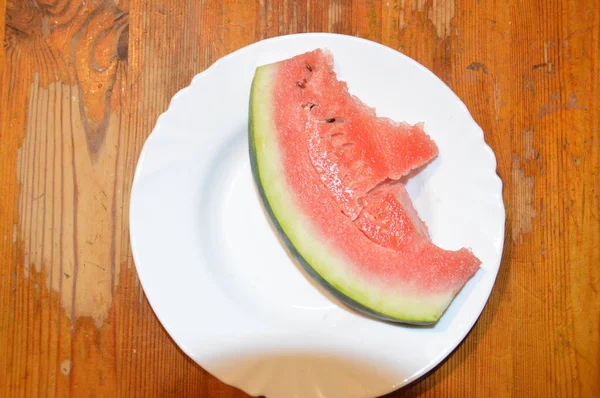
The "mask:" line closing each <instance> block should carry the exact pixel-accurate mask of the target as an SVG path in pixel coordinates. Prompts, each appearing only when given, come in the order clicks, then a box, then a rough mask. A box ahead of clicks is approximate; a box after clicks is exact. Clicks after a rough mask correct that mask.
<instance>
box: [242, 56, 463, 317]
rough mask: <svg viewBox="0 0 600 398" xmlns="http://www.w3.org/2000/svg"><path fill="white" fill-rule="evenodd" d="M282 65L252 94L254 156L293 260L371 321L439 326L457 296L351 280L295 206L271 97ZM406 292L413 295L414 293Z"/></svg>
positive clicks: (266, 69) (264, 69) (259, 78)
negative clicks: (278, 143)
mask: <svg viewBox="0 0 600 398" xmlns="http://www.w3.org/2000/svg"><path fill="white" fill-rule="evenodd" d="M277 68H278V67H277V65H276V64H271V65H265V66H261V67H258V68H257V69H256V72H255V75H254V79H253V81H252V87H251V92H250V108H249V126H248V137H249V152H250V164H251V169H252V174H253V177H254V181H255V183H256V185H257V188H258V191H259V193H260V197H261V199H262V202H263V205H264V207H265V210H266V211H267V213H268V215H269V218H270V220H271V222H272V224H273V226H274V227H275V229H276V230H277V232H278V233H279V236H280V238H281V240H282V241H283V243H284V244H285V246H286V248H287V249H288V251H289V253H290V254H291V255H292V257H293V258H294V259H295V260H296V261H297V262H298V263H299V264H300V265H301V266H302V267H303V269H304V270H305V271H306V272H307V273H308V274H309V275H310V276H311V277H312V278H314V280H316V281H317V282H318V283H319V284H320V285H321V286H322V287H324V288H325V289H326V290H327V291H328V292H329V293H331V294H332V295H333V296H334V297H336V298H337V299H338V300H340V301H341V302H342V303H344V304H346V305H348V306H350V307H351V308H353V309H355V310H356V311H358V312H360V313H363V314H365V315H367V316H370V317H373V318H376V319H379V320H383V321H390V322H402V323H408V324H414V325H429V324H432V323H435V322H437V321H438V319H439V318H440V317H441V315H442V314H443V313H444V311H445V310H446V308H447V307H448V305H449V303H450V302H451V301H452V299H453V297H454V295H455V293H456V292H443V293H427V292H425V293H423V292H420V293H414V289H410V288H408V289H405V288H403V287H402V286H397V287H395V289H393V290H391V289H389V288H383V287H381V286H378V285H375V284H374V283H372V282H366V281H361V280H360V276H357V275H352V274H351V271H350V270H352V268H353V267H352V265H351V264H349V263H348V262H347V261H346V260H345V259H344V254H343V253H340V252H339V250H338V249H336V248H334V247H333V246H332V245H330V244H328V243H327V239H326V238H324V237H322V236H319V233H318V231H316V230H315V229H314V228H312V226H311V222H310V220H309V219H308V217H305V216H303V214H302V213H301V211H300V209H299V208H298V207H297V206H296V205H295V203H294V196H293V193H292V192H291V189H290V187H289V186H287V182H286V178H285V175H284V174H283V166H282V162H281V160H280V158H279V152H278V150H277V148H276V145H277V133H276V129H275V126H274V121H273V117H272V112H273V109H272V108H273V105H272V101H271V92H272V85H273V78H274V76H275V74H276V72H277ZM406 290H413V291H412V292H411V293H410V294H408V293H404V292H406Z"/></svg>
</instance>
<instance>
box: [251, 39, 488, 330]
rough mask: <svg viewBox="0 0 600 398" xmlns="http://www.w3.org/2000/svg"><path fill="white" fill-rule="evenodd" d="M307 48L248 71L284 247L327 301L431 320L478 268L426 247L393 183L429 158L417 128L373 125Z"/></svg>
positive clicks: (254, 121)
mask: <svg viewBox="0 0 600 398" xmlns="http://www.w3.org/2000/svg"><path fill="white" fill-rule="evenodd" d="M332 64H333V60H332V57H331V55H329V53H327V52H325V51H322V50H315V51H312V52H309V53H306V54H302V55H299V56H297V57H294V58H291V59H288V60H285V61H282V62H278V63H275V64H270V65H265V66H261V67H259V68H257V70H256V73H255V76H254V80H253V83H252V89H251V96H250V120H249V140H250V158H251V164H252V171H253V174H254V178H255V181H256V184H257V187H258V189H259V192H260V194H261V197H262V200H263V202H264V204H265V208H266V210H267V212H268V214H269V216H270V218H271V221H272V222H273V224H274V225H275V227H276V229H277V230H278V232H279V234H280V235H281V237H282V239H283V241H284V243H285V244H286V246H287V247H288V249H289V251H290V252H291V253H292V254H293V255H294V257H295V258H296V259H297V260H298V262H299V263H300V264H301V265H302V266H303V267H304V268H305V269H306V270H307V272H308V273H309V274H310V275H311V276H312V277H313V278H315V279H316V280H317V281H318V282H319V283H321V284H322V285H323V286H324V287H325V288H326V289H328V290H329V291H330V292H331V293H332V294H333V295H335V296H336V297H338V298H339V299H340V300H342V301H343V302H345V303H346V304H348V305H350V306H351V307H353V308H355V309H357V310H358V311H360V312H363V313H365V314H367V315H370V316H373V317H375V318H379V319H383V320H390V321H400V322H406V323H414V324H429V323H433V322H436V321H437V320H438V319H439V318H440V316H441V315H442V314H443V312H444V311H445V309H446V308H447V307H448V305H449V304H450V302H451V301H452V299H453V298H454V296H455V295H456V293H457V292H458V291H459V290H460V289H461V288H462V286H463V285H464V284H465V283H466V281H467V280H468V279H469V278H470V277H471V276H472V275H473V274H474V273H475V271H476V270H477V269H478V267H479V264H480V261H479V260H478V259H477V258H476V257H475V256H474V255H473V254H472V253H471V251H470V250H468V249H461V250H459V251H456V252H454V251H447V250H443V249H441V248H439V247H437V246H435V245H434V244H433V243H432V242H431V240H430V238H429V234H428V231H427V227H426V226H425V224H424V223H423V222H422V221H421V220H420V219H419V217H418V215H417V212H416V210H415V209H414V208H413V206H412V203H411V201H410V197H409V196H408V193H407V192H406V190H405V189H404V186H403V185H402V184H400V183H398V182H395V180H398V179H399V178H400V177H402V176H404V175H406V174H407V173H408V172H410V171H411V170H413V169H415V168H418V167H420V166H422V165H424V164H426V163H427V162H429V161H430V160H431V159H432V158H433V157H435V156H436V155H437V151H438V150H437V147H436V145H435V143H434V142H433V141H432V140H431V139H430V138H429V137H428V136H427V135H426V134H425V132H424V131H423V126H422V125H415V126H411V125H408V124H406V123H396V122H393V121H391V120H389V119H384V118H378V117H377V116H376V115H375V111H374V110H373V109H371V108H369V107H367V106H366V105H365V104H363V103H362V102H361V101H360V100H358V99H357V98H356V97H354V96H352V95H350V94H349V93H348V90H347V86H346V84H345V83H344V82H341V81H338V80H337V78H336V75H335V72H334V71H333V69H332Z"/></svg>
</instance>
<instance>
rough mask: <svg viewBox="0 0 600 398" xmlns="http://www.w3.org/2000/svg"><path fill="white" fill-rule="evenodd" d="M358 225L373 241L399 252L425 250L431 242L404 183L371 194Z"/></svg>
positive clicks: (377, 189) (379, 188) (387, 186)
mask: <svg viewBox="0 0 600 398" xmlns="http://www.w3.org/2000/svg"><path fill="white" fill-rule="evenodd" d="M354 224H356V226H357V227H358V228H359V229H360V230H362V231H363V233H364V234H365V235H366V236H367V237H368V238H369V239H371V240H372V241H373V242H375V243H377V244H380V245H382V246H385V247H389V248H391V249H395V250H404V249H407V248H408V249H410V248H421V247H422V246H423V245H424V244H425V243H428V242H429V241H430V239H429V232H428V231H427V226H426V225H425V223H424V222H423V221H421V219H420V218H419V216H418V214H417V211H416V210H415V208H414V207H413V205H412V202H411V200H410V197H409V196H408V192H406V189H405V188H404V185H402V184H400V183H396V184H389V183H386V184H382V185H381V186H379V187H378V188H375V189H374V190H372V191H371V192H369V194H368V195H367V197H366V198H365V199H364V208H363V210H362V212H361V213H360V215H359V216H358V218H357V219H356V220H355V221H354Z"/></svg>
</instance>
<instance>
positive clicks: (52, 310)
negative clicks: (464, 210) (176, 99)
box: [0, 0, 600, 397]
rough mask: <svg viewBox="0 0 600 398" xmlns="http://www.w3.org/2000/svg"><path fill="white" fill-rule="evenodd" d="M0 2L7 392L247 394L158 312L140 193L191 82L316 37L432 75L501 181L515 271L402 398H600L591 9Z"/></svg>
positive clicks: (553, 4)
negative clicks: (232, 58)
mask: <svg viewBox="0 0 600 398" xmlns="http://www.w3.org/2000/svg"><path fill="white" fill-rule="evenodd" d="M4 1H5V0H0V6H1V7H0V10H1V11H0V22H5V23H1V24H0V26H4V29H2V30H0V38H2V39H3V41H4V48H3V49H0V64H1V65H2V85H1V86H0V95H1V97H0V178H1V180H0V181H1V184H0V214H1V217H0V396H1V397H19V396H27V397H55V396H57V397H63V396H72V397H82V396H102V397H108V396H126V397H129V396H134V395H135V396H143V397H151V396H156V397H169V396H172V397H195V396H197V397H242V396H245V394H243V393H242V392H241V391H239V390H236V389H233V388H231V387H229V386H226V385H224V384H222V383H221V382H219V381H218V380H216V379H215V378H214V377H212V376H211V375H209V374H208V373H207V372H205V371H204V370H203V369H202V368H200V367H199V366H197V365H196V364H195V363H194V362H193V361H192V360H190V359H188V358H187V357H186V356H185V355H184V354H183V353H182V351H181V350H179V349H178V348H177V346H176V345H175V344H174V343H173V341H172V340H171V339H170V338H169V336H168V335H167V333H166V332H165V330H164V329H163V328H162V326H161V325H160V323H159V322H158V320H157V318H156V317H155V315H154V313H153V312H152V310H151V309H150V307H149V305H148V302H147V301H146V298H145V296H144V293H143V291H142V289H141V287H140V284H139V282H138V279H137V275H136V272H135V268H134V264H133V261H132V258H131V251H130V247H129V236H128V221H127V216H128V202H129V193H130V188H131V180H132V175H133V172H134V168H135V165H136V161H137V157H138V154H139V152H140V149H141V147H142V144H143V143H144V140H145V139H146V137H147V136H148V134H149V133H150V131H151V130H152V128H153V126H154V123H155V121H156V119H157V117H158V115H159V114H160V113H161V112H163V111H164V110H165V109H166V108H167V106H168V104H169V100H170V98H171V96H172V95H173V94H174V93H175V92H176V91H178V90H179V89H181V88H182V87H185V86H186V85H187V84H188V83H189V81H190V79H191V78H192V77H193V76H194V75H195V74H196V73H199V72H201V71H202V70H204V69H205V68H206V67H208V66H209V65H210V64H211V63H213V62H214V61H215V60H217V59H218V58H219V57H221V56H223V55H225V54H228V53H230V52H232V51H234V50H236V49H238V48H240V47H242V46H245V45H247V44H250V43H252V42H255V41H257V40H260V39H263V38H266V37H272V36H277V35H282V34H287V33H295V32H308V31H327V32H339V33H345V34H350V35H357V36H361V37H364V38H368V39H371V40H375V41H379V42H381V43H384V44H386V45H388V46H390V47H392V48H395V49H398V50H400V51H402V52H404V53H405V54H407V55H409V56H411V57H412V58H414V59H416V60H417V61H419V62H420V63H422V64H423V65H425V66H427V67H428V68H430V69H431V70H432V71H433V72H434V73H435V74H436V75H438V76H439V77H440V78H441V79H442V80H444V81H445V82H446V83H447V84H448V85H449V86H450V87H451V88H452V89H453V90H454V91H455V92H456V93H457V94H458V96H459V97H460V98H462V99H463V100H464V102H465V103H466V105H467V106H468V107H469V109H470V110H471V112H472V114H473V116H474V118H475V120H476V121H477V122H478V123H479V124H480V125H481V126H482V128H483V130H484V131H485V137H486V140H487V142H488V143H489V144H490V145H491V147H492V148H493V149H494V151H495V152H496V156H497V159H498V173H499V174H500V176H501V177H502V179H503V181H504V183H505V188H504V200H505V203H506V208H507V224H506V243H505V250H504V255H503V261H502V266H501V269H500V274H499V277H498V280H497V283H496V286H495V288H494V291H493V293H492V296H491V298H490V301H489V303H488V305H487V307H486V308H485V310H484V312H483V314H482V316H481V318H480V319H479V322H478V323H477V325H476V326H475V327H474V329H473V330H472V331H471V333H470V334H469V335H468V337H467V338H466V339H465V341H464V343H463V344H462V345H461V346H460V347H459V348H458V349H457V350H456V351H455V352H454V353H453V354H452V355H451V356H450V358H449V359H448V360H446V361H445V362H444V363H443V364H442V365H441V366H439V367H437V368H436V369H435V370H434V371H433V372H431V373H430V374H429V375H428V376H426V377H424V378H422V379H421V380H420V381H418V382H416V383H414V384H412V385H411V386H410V387H408V388H405V389H404V390H402V391H399V392H396V393H394V394H392V395H391V396H394V397H400V396H415V395H419V396H425V397H442V396H452V397H459V396H460V397H464V396H478V397H487V396H498V397H506V396H511V395H512V396H515V397H571V396H577V397H580V396H581V397H592V396H600V248H599V247H600V222H599V215H598V213H599V206H600V196H599V195H600V175H599V165H600V155H599V152H600V111H599V108H600V3H599V2H598V1H597V0H563V1H560V0H522V1H517V0H514V1H510V0H394V1H382V0H370V1H354V2H350V1H342V0H323V1H319V0H312V1H300V0H298V1H293V0H259V1H242V0H238V1H233V0H232V1H223V2H220V1H209V0H205V1H183V0H155V1H139V0H136V1H131V2H129V1H118V2H117V1H113V0H110V1H101V0H97V1H92V0H86V1H82V2H81V3H80V2H77V1H68V0H38V1H20V0H8V3H6V7H4ZM5 8H6V12H4V9H5ZM596 394H598V395H596Z"/></svg>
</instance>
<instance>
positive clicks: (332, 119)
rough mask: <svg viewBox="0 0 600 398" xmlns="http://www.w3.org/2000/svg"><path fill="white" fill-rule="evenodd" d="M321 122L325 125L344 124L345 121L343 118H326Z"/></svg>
mask: <svg viewBox="0 0 600 398" xmlns="http://www.w3.org/2000/svg"><path fill="white" fill-rule="evenodd" d="M323 121H324V122H325V123H344V122H345V121H346V119H344V118H343V117H328V118H327V119H325V120H323Z"/></svg>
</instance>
